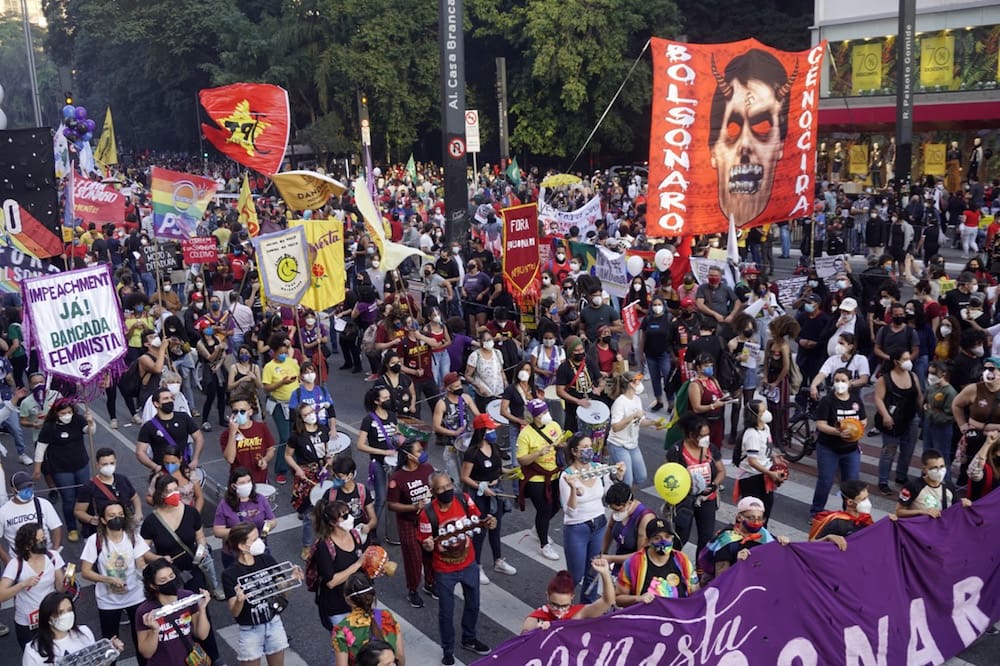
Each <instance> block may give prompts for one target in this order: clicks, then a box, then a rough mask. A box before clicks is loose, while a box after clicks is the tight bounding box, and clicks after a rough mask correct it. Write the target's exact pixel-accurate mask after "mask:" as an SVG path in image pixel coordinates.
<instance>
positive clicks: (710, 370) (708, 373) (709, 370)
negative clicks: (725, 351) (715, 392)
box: [701, 366, 715, 377]
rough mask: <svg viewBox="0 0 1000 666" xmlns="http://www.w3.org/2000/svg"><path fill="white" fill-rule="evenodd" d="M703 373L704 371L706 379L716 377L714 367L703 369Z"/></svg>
mask: <svg viewBox="0 0 1000 666" xmlns="http://www.w3.org/2000/svg"><path fill="white" fill-rule="evenodd" d="M701 371H702V373H704V375H705V376H706V377H712V376H714V375H715V368H714V367H713V366H709V367H707V368H702V370H701Z"/></svg>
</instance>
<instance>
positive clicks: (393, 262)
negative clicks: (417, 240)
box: [354, 178, 425, 271]
mask: <svg viewBox="0 0 1000 666" xmlns="http://www.w3.org/2000/svg"><path fill="white" fill-rule="evenodd" d="M354 205H356V206H357V207H358V210H359V211H361V217H362V218H364V221H365V229H366V230H367V231H368V234H369V235H370V236H371V237H372V240H373V241H375V245H376V246H377V247H378V253H379V256H380V257H382V263H381V266H382V268H383V269H384V270H390V271H391V270H395V269H396V268H398V267H399V265H400V264H401V263H403V261H404V260H405V259H406V258H407V257H410V256H413V255H417V256H425V255H424V254H423V253H422V252H421V251H420V250H419V249H417V248H413V247H409V246H407V245H403V244H402V243H394V242H393V241H391V240H389V238H388V234H386V230H385V221H384V219H382V218H381V216H380V215H379V214H378V211H377V210H376V209H375V203H374V202H373V201H372V197H371V194H369V192H368V186H367V185H366V184H365V180H364V178H358V179H357V180H356V181H354ZM379 220H382V223H381V224H379Z"/></svg>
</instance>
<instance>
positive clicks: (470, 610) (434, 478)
mask: <svg viewBox="0 0 1000 666" xmlns="http://www.w3.org/2000/svg"><path fill="white" fill-rule="evenodd" d="M428 485H429V486H430V488H431V494H432V495H433V499H432V500H431V501H430V503H428V504H427V505H426V506H424V508H423V510H422V511H421V512H420V514H419V518H418V525H417V531H418V533H419V538H420V539H421V542H420V545H421V547H422V548H423V549H424V550H425V551H427V552H429V553H432V557H433V559H432V564H433V567H434V576H435V584H434V592H435V593H436V594H437V596H438V598H439V601H438V631H439V635H440V637H441V638H440V640H441V649H442V651H443V652H444V655H443V657H442V659H441V663H442V664H445V666H447V665H448V664H454V663H455V657H454V654H455V623H454V614H455V586H456V585H458V584H461V586H462V595H463V597H464V600H465V604H464V608H463V610H462V642H461V645H462V648H463V649H465V650H468V651H469V652H475V653H476V654H479V655H485V654H489V652H490V648H489V647H488V646H487V645H485V644H484V643H483V642H482V641H480V640H479V639H478V638H477V637H476V621H477V618H478V617H479V585H480V583H479V565H478V564H476V554H475V548H474V547H473V545H472V538H471V537H472V535H471V534H469V533H466V532H458V533H457V534H456V535H454V536H451V537H447V538H440V535H441V532H440V530H441V529H442V528H444V529H445V530H447V528H448V527H449V526H450V525H454V524H455V523H456V522H457V521H459V520H461V521H464V520H466V519H471V518H472V517H473V516H474V517H475V518H476V519H477V520H478V521H479V524H480V525H481V527H480V529H487V530H492V529H494V528H495V527H496V519H495V518H494V517H493V516H483V515H482V514H481V513H480V512H479V508H478V507H477V506H476V504H475V502H473V501H472V498H471V497H469V496H468V495H467V494H465V493H456V492H455V485H454V483H452V480H451V478H450V477H449V476H448V474H447V473H445V472H434V473H433V474H431V476H430V478H429V479H428Z"/></svg>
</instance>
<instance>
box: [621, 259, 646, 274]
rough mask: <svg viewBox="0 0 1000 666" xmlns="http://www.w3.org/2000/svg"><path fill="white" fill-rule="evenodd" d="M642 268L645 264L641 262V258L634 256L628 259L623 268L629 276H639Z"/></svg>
mask: <svg viewBox="0 0 1000 666" xmlns="http://www.w3.org/2000/svg"><path fill="white" fill-rule="evenodd" d="M643 266H645V263H644V262H643V260H642V257H638V256H635V255H633V256H631V257H629V258H628V261H626V262H625V268H627V269H628V274H629V275H639V274H640V273H642V268H643Z"/></svg>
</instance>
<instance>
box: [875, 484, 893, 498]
mask: <svg viewBox="0 0 1000 666" xmlns="http://www.w3.org/2000/svg"><path fill="white" fill-rule="evenodd" d="M878 490H879V492H880V493H882V494H883V495H885V496H886V497H892V488H890V487H889V484H888V483H880V484H878Z"/></svg>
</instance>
